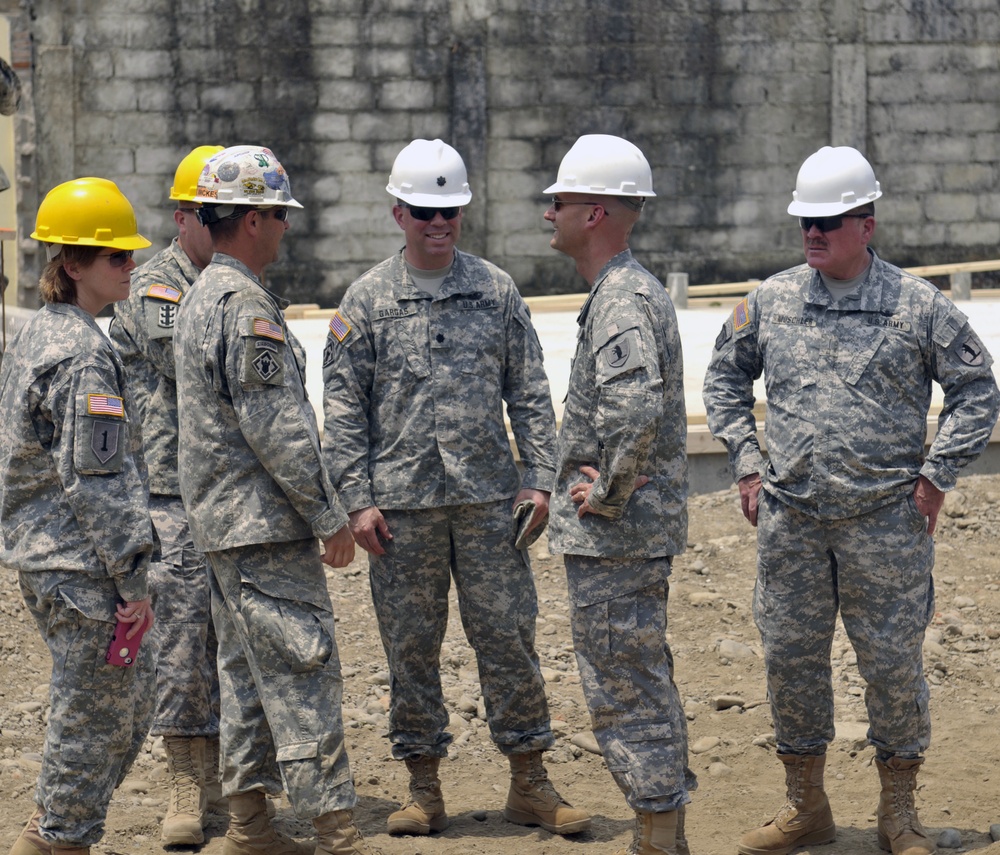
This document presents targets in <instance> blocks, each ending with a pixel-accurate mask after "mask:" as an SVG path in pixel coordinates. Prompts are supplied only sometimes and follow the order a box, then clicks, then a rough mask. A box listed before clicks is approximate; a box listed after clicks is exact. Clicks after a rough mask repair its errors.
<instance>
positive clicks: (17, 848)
mask: <svg viewBox="0 0 1000 855" xmlns="http://www.w3.org/2000/svg"><path fill="white" fill-rule="evenodd" d="M41 818H42V809H41V808H39V807H36V808H35V812H34V813H33V814H32V815H31V819H29V820H28V824H27V825H26V826H25V827H24V830H23V831H22V832H21V836H20V837H18V838H17V840H15V841H14V845H13V846H12V847H11V848H10V852H9V853H8V855H90V847H89V846H72V845H70V846H67V845H66V844H65V843H49V841H47V840H46V839H45V838H44V837H42V835H41V834H39V833H38V820H40V819H41Z"/></svg>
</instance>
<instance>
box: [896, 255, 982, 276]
mask: <svg viewBox="0 0 1000 855" xmlns="http://www.w3.org/2000/svg"><path fill="white" fill-rule="evenodd" d="M904 269H905V270H906V272H907V273H912V274H913V275H914V276H921V277H923V278H925V279H926V278H927V277H928V276H951V274H952V273H989V272H990V271H993V270H1000V258H994V259H992V260H990V261H963V262H958V263H956V264H927V265H924V266H923V267H906V268H904Z"/></svg>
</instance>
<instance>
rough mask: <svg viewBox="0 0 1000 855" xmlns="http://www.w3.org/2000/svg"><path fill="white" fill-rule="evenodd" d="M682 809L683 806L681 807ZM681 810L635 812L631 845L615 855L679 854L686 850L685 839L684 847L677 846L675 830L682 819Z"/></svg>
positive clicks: (676, 830)
mask: <svg viewBox="0 0 1000 855" xmlns="http://www.w3.org/2000/svg"><path fill="white" fill-rule="evenodd" d="M681 810H683V808H682V809H681ZM680 814H681V811H679V810H671V811H665V812H664V813H640V812H639V811H636V812H635V833H634V834H633V836H632V845H631V846H629V848H628V849H625V850H624V851H621V852H618V853H617V855H681V853H682V852H685V853H686V852H687V851H688V850H687V841H684V849H683V850H681V849H679V848H678V846H677V842H678V838H677V832H678V828H679V826H680V822H681V820H682V817H681V815H680Z"/></svg>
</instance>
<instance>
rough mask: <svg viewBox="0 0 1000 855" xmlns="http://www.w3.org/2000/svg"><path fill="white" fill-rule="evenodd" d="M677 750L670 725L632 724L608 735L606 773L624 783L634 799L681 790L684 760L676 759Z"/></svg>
mask: <svg viewBox="0 0 1000 855" xmlns="http://www.w3.org/2000/svg"><path fill="white" fill-rule="evenodd" d="M678 751H679V746H678V745H677V740H676V737H675V735H674V729H673V727H671V725H670V722H666V721H661V722H655V723H652V724H636V725H631V726H629V727H621V728H616V730H615V732H614V733H609V734H608V741H607V751H606V753H605V757H604V760H605V763H606V764H607V767H608V771H610V772H611V773H612V774H613V775H614V776H615V777H617V778H622V779H624V780H625V781H627V782H628V785H629V789H630V790H631V791H632V794H633V795H634V796H635V797H636V798H640V799H650V798H657V797H659V796H669V795H673V794H674V793H676V792H678V791H679V790H680V789H681V788H682V785H683V770H684V760H683V758H679V757H677V756H676V755H677V754H678ZM675 769H676V770H678V772H677V774H680V775H681V777H680V778H678V777H677V774H675V773H674V770H675Z"/></svg>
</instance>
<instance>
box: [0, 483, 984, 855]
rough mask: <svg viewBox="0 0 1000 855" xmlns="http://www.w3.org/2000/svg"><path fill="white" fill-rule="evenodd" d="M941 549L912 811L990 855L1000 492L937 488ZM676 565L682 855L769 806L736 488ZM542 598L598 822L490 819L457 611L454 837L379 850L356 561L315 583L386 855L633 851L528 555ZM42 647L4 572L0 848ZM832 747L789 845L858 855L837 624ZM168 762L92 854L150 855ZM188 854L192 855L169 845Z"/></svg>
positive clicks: (34, 751) (541, 644)
mask: <svg viewBox="0 0 1000 855" xmlns="http://www.w3.org/2000/svg"><path fill="white" fill-rule="evenodd" d="M945 512H946V513H945V516H944V517H943V519H942V521H941V524H940V526H939V530H938V534H937V537H936V540H937V569H936V573H935V579H936V585H937V614H936V617H935V619H934V623H933V626H932V627H931V630H930V631H929V633H928V640H927V643H926V645H925V666H926V673H927V675H928V679H929V680H930V682H931V698H932V701H931V704H932V706H931V710H932V715H933V725H934V734H933V742H932V746H931V750H930V751H929V752H928V756H927V763H926V764H925V766H924V767H923V770H922V772H921V774H920V776H919V778H918V781H919V784H920V789H919V792H918V796H917V803H918V807H919V809H920V812H921V817H922V819H923V821H924V823H925V825H926V826H927V827H928V828H929V829H930V830H931V833H932V835H933V836H935V837H937V836H938V835H939V834H941V833H942V832H947V830H949V829H951V830H953V831H954V832H957V835H958V837H957V838H955V841H954V842H955V844H956V846H957V848H954V849H951V850H946V851H975V852H978V853H983V855H986V853H990V855H1000V843H993V842H992V840H991V837H990V829H991V825H993V826H996V827H995V828H994V832H995V833H996V834H997V836H998V837H1000V826H997V825H996V824H998V823H1000V770H998V769H996V768H995V767H994V764H996V763H997V762H998V760H1000V740H998V725H1000V640H998V639H1000V557H998V550H1000V524H998V521H1000V478H997V477H986V476H975V477H970V478H967V479H963V480H962V481H961V482H960V485H959V489H958V490H957V491H956V492H954V493H951V494H949V496H948V500H947V503H946V505H945ZM690 517H691V527H690V536H689V546H688V550H687V552H686V554H684V555H683V556H681V557H679V558H678V559H677V561H676V563H675V570H674V575H673V580H672V590H671V598H670V609H669V614H670V641H671V643H672V646H673V650H674V654H675V659H676V663H677V682H678V685H679V687H680V691H681V695H682V697H683V698H684V701H685V708H686V711H687V715H688V720H689V725H690V742H691V747H692V753H691V766H692V767H693V768H694V770H695V771H696V772H697V774H698V775H699V778H700V788H699V789H698V791H697V792H696V793H695V795H694V801H693V803H692V805H691V806H690V807H689V809H688V820H687V822H688V837H689V839H690V841H691V851H692V852H693V853H695V855H723V853H734V852H735V842H736V840H737V838H738V837H739V834H740V832H741V831H743V830H744V829H747V828H750V827H753V826H755V825H756V824H758V823H759V822H760V821H761V820H763V819H765V818H768V817H769V815H770V814H772V813H773V812H774V811H775V810H776V809H777V808H778V807H779V806H780V804H781V801H782V799H783V776H782V772H781V769H780V764H779V762H778V761H777V760H776V759H775V756H774V749H773V744H772V741H771V740H772V739H773V734H772V728H771V721H770V714H769V711H768V707H767V704H766V703H765V689H764V678H763V666H762V661H761V656H760V642H759V638H758V635H757V631H756V629H755V627H754V625H753V620H752V617H751V614H750V595H751V591H752V587H753V580H754V561H755V548H754V537H753V532H752V529H750V527H749V526H748V525H747V524H746V523H745V522H744V520H743V518H742V517H741V516H740V513H739V507H738V500H737V494H736V492H735V491H734V490H729V491H724V492H720V493H714V494H709V495H705V496H699V497H695V498H693V499H692V501H691V508H690ZM532 557H533V562H534V568H535V576H536V581H537V585H538V595H539V620H538V642H537V647H538V653H539V656H540V658H541V662H542V666H543V668H544V673H545V676H546V680H547V683H548V691H549V698H550V704H551V712H552V717H553V724H554V726H555V729H556V732H557V734H558V739H557V744H556V748H555V749H554V750H553V751H552V752H550V754H548V755H547V757H548V761H547V762H548V767H549V771H550V775H551V777H552V778H553V780H554V781H555V783H556V785H557V787H558V788H559V789H560V791H561V792H562V793H563V795H564V796H566V797H567V798H568V799H569V800H570V801H571V802H573V803H574V804H576V805H577V806H580V807H584V808H586V809H587V810H589V811H590V812H591V813H592V814H593V817H594V823H593V828H592V830H591V831H589V832H587V833H584V834H580V835H576V836H575V837H570V838H565V839H563V838H560V837H558V836H555V835H552V834H549V833H547V832H545V831H541V830H539V829H530V828H522V827H520V826H515V825H511V824H508V823H506V822H505V821H504V820H503V818H502V815H501V810H502V808H503V804H504V800H505V796H506V790H507V779H508V777H507V766H506V763H505V762H504V760H503V759H502V758H501V756H500V755H499V753H498V752H497V751H496V750H495V749H494V748H493V747H492V745H491V743H490V741H489V738H488V732H487V728H486V726H485V722H484V721H483V720H482V703H481V700H480V698H479V691H478V684H477V681H476V675H475V662H474V659H473V656H472V653H471V650H470V648H469V647H468V645H467V643H466V641H465V638H464V636H463V634H462V629H461V624H460V622H459V618H458V614H457V609H456V608H454V607H453V609H452V616H451V624H450V627H449V633H448V639H447V641H446V645H445V650H444V654H443V672H444V682H445V693H446V697H447V698H448V702H449V708H450V711H451V712H452V726H451V728H450V729H451V731H452V733H453V734H454V736H455V742H454V744H453V746H452V754H451V756H450V758H449V760H447V761H445V762H444V763H443V764H442V768H441V777H442V781H443V788H444V794H445V799H446V802H447V806H448V812H449V814H450V815H451V817H452V824H451V827H450V828H448V829H447V830H446V831H444V832H442V833H440V834H436V835H433V836H431V837H429V838H419V837H398V838H391V837H389V836H388V835H387V834H386V833H385V820H386V817H387V816H388V814H389V813H391V812H392V811H393V810H395V809H396V808H397V807H398V805H399V801H400V799H401V798H403V797H404V795H405V791H406V780H407V778H406V770H405V767H403V765H402V764H400V763H396V762H393V761H392V760H391V759H390V758H389V753H388V742H387V740H386V739H385V733H386V730H387V719H386V716H385V703H386V700H387V697H386V696H387V694H388V687H387V675H386V671H385V668H386V665H385V660H384V658H383V655H382V649H381V645H380V642H379V640H378V636H377V632H376V629H375V623H374V616H373V613H372V608H371V603H370V598H369V593H368V586H367V571H366V569H365V566H364V564H363V560H362V559H360V558H359V559H358V560H356V561H355V563H354V564H353V565H351V567H349V568H348V569H347V570H346V571H335V572H330V573H329V576H328V578H329V582H330V592H331V595H332V598H333V603H334V609H335V611H336V613H337V618H338V632H339V638H338V641H339V644H340V653H341V660H342V663H343V667H344V673H345V678H346V695H345V720H346V722H347V727H346V732H347V743H348V750H349V754H350V759H351V765H352V768H353V771H354V776H355V780H356V784H357V789H358V794H359V797H360V804H359V807H358V810H357V819H358V822H359V824H360V826H361V828H362V829H363V831H364V833H365V836H366V837H367V838H369V839H370V840H371V841H372V842H373V843H375V844H376V845H377V846H378V847H380V848H381V850H382V851H383V852H384V853H385V855H396V854H397V853H399V855H402V853H406V855H459V853H463V855H464V853H484V854H485V855H491V853H523V855H559V853H568V852H583V853H587V852H590V853H595V855H596V853H614V852H617V851H618V850H619V849H622V848H624V847H625V846H627V844H628V842H629V841H630V839H631V831H632V817H633V815H632V813H631V812H630V811H629V809H628V808H627V807H626V805H625V802H624V799H623V798H622V796H621V793H620V792H619V791H618V789H617V788H616V786H615V785H614V783H613V781H612V779H611V777H610V775H609V774H608V772H607V770H606V769H605V767H604V764H603V762H602V760H601V758H600V756H598V755H596V754H594V753H591V751H589V750H587V746H588V736H589V719H588V716H587V712H586V707H585V704H584V701H583V696H582V693H581V690H580V682H579V676H578V673H577V670H576V663H575V659H574V657H573V653H572V644H571V640H570V631H569V617H568V608H567V605H566V594H565V578H564V575H563V572H562V563H561V560H559V559H553V558H552V557H550V556H549V555H548V554H547V551H546V549H545V539H544V538H542V540H541V541H540V542H539V543H538V544H536V546H535V547H533V550H532ZM49 667H50V665H49V658H48V653H47V651H46V649H45V647H44V645H43V644H42V642H41V640H40V638H39V637H38V634H37V631H36V630H35V627H34V624H33V623H32V622H31V620H30V618H29V617H28V615H27V614H26V612H25V611H24V609H23V608H22V604H21V600H20V596H19V595H18V594H17V593H16V582H15V579H14V575H13V574H12V573H10V572H4V573H2V574H0V801H2V804H3V811H2V813H0V852H5V851H6V848H7V847H9V846H10V845H11V843H12V842H13V841H14V839H15V838H16V836H17V835H18V833H19V832H20V829H21V827H22V825H23V823H24V822H25V821H26V819H27V818H28V816H29V815H30V814H31V811H32V799H31V796H32V790H33V785H34V779H35V776H36V774H37V771H38V768H39V763H38V761H39V760H40V753H39V752H40V751H41V748H42V738H43V731H44V720H45V715H46V713H47V709H48V703H47V692H48V685H47V681H48V675H49ZM834 676H835V686H836V697H837V725H838V738H837V740H836V741H835V743H834V744H833V745H832V746H831V750H830V753H829V756H828V764H827V782H828V790H829V793H830V800H831V802H832V804H833V810H834V816H835V819H836V821H837V825H838V838H837V841H836V842H835V843H833V844H830V845H827V846H820V847H814V848H811V849H810V848H806V849H802V850H799V851H800V852H803V853H809V852H816V853H823V855H848V853H850V855H863V853H876V852H878V851H880V850H879V848H878V843H877V841H876V835H875V817H874V811H875V805H876V801H877V794H878V783H877V782H878V776H877V773H876V771H875V767H874V765H873V763H872V758H873V751H872V749H871V748H870V747H868V746H867V745H866V743H865V738H864V734H865V722H866V718H865V710H864V705H863V703H862V694H863V691H864V689H863V682H862V680H861V678H860V677H859V676H858V673H857V669H856V667H855V658H854V656H853V653H852V651H851V649H850V645H849V644H848V642H847V641H846V637H845V636H844V634H843V632H842V630H841V631H840V632H839V633H838V637H837V639H836V640H835V643H834ZM165 772H166V764H165V762H164V760H163V753H162V750H161V749H160V747H159V746H158V745H156V744H154V743H153V742H152V741H150V742H148V743H147V750H146V751H145V752H144V753H143V754H142V755H141V756H140V758H139V760H138V761H137V763H136V766H135V767H134V768H133V770H132V773H131V775H130V776H129V778H128V780H127V781H126V782H125V784H124V785H123V787H122V788H121V789H119V790H118V791H117V792H116V794H115V797H114V800H113V801H112V803H111V807H110V811H109V815H108V823H107V834H106V836H105V838H104V840H103V842H102V843H101V844H99V845H98V846H96V847H95V848H94V850H93V851H94V852H95V853H104V855H109V853H122V855H125V853H127V855H148V854H149V853H161V852H163V849H162V848H161V846H160V844H159V829H158V823H159V820H160V818H161V817H162V815H163V811H164V809H165V805H166V801H167V795H168V793H167V788H166V786H165V783H164V780H165ZM277 807H278V814H277V817H278V818H277V820H276V822H277V823H278V824H279V825H280V826H281V827H282V828H283V829H284V830H286V831H287V832H288V833H290V834H293V835H295V836H297V837H300V838H307V837H309V836H310V833H311V829H310V826H309V825H308V823H304V822H301V821H298V820H296V819H295V817H294V815H293V814H292V812H291V809H290V807H289V805H288V803H287V801H285V800H283V799H279V800H278V801H277ZM225 827H226V821H225V819H224V818H221V817H218V818H215V819H213V821H212V823H211V825H210V827H209V829H208V836H209V837H208V840H207V842H206V844H205V845H204V846H203V847H201V848H200V851H202V852H204V853H206V855H213V853H215V855H217V853H220V852H221V851H222V836H223V835H224V833H225ZM176 851H195V850H190V849H189V850H183V849H181V850H176Z"/></svg>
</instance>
